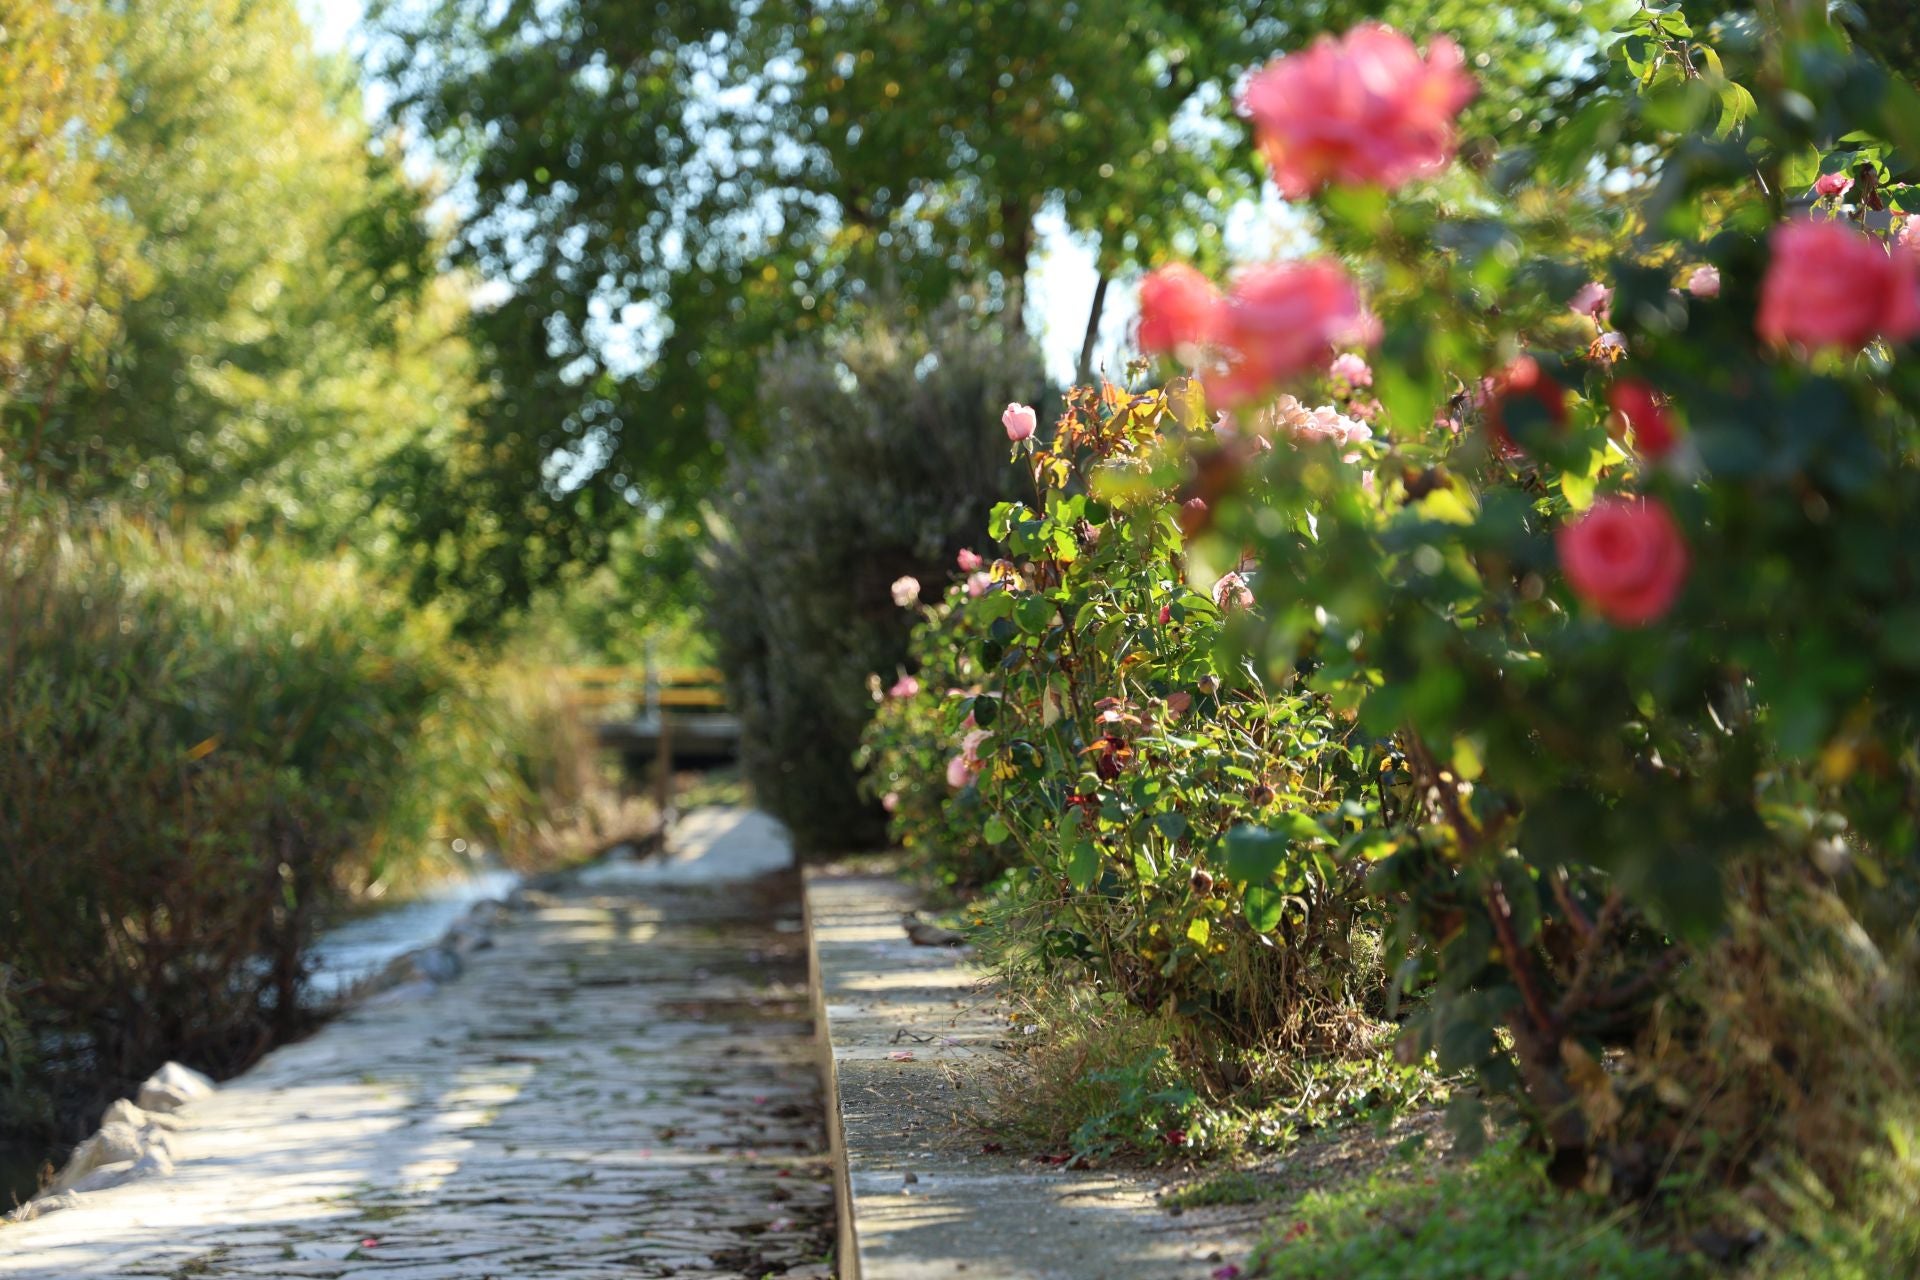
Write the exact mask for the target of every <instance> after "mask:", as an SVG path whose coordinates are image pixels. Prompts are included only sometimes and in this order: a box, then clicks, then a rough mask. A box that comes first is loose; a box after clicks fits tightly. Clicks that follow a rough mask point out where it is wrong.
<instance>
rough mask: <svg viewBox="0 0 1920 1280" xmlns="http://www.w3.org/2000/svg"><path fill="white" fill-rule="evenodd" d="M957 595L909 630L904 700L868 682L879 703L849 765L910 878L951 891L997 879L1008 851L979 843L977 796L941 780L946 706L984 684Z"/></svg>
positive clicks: (957, 589)
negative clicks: (885, 820)
mask: <svg viewBox="0 0 1920 1280" xmlns="http://www.w3.org/2000/svg"><path fill="white" fill-rule="evenodd" d="M929 585H931V584H929ZM966 592H967V587H966V584H965V582H964V580H963V581H961V582H956V583H955V584H954V585H953V586H952V587H950V588H948V590H947V592H946V597H945V598H944V599H940V600H936V601H934V602H933V603H932V604H930V605H928V606H927V608H926V610H925V615H924V620H923V621H922V623H921V624H920V625H919V626H917V627H915V628H914V631H913V636H912V639H911V640H910V642H909V648H908V654H907V666H908V668H909V670H910V674H911V676H912V680H913V683H912V684H911V685H908V686H906V688H913V689H915V690H916V692H914V693H913V694H911V695H907V694H906V688H903V687H902V686H901V685H900V684H898V683H897V682H896V683H892V684H888V683H885V682H881V681H876V684H877V685H879V686H880V687H879V688H878V689H877V690H876V692H877V694H878V696H879V698H880V703H879V706H878V707H877V708H876V710H875V711H874V715H873V720H872V721H871V723H869V724H868V726H867V729H866V732H865V733H864V734H863V735H862V736H861V742H860V751H859V753H858V754H857V755H856V756H855V758H854V763H855V766H856V767H857V768H858V769H859V771H860V775H861V780H862V789H863V790H864V791H865V793H866V794H867V795H869V796H871V797H875V798H877V799H879V801H880V804H881V807H882V808H883V809H885V810H886V812H887V814H888V815H889V818H890V822H889V824H888V832H889V834H890V835H891V836H892V837H893V839H894V841H895V842H896V843H897V844H898V845H899V846H900V848H901V850H902V852H903V853H904V855H905V859H906V864H907V870H908V872H909V874H911V875H913V876H914V877H915V878H916V879H918V880H920V881H922V882H923V883H927V884H930V885H937V886H942V887H945V888H947V889H953V890H960V891H971V890H975V889H979V888H981V887H983V886H985V885H987V884H989V883H991V882H992V881H994V880H995V879H997V878H998V877H999V876H1000V874H1001V873H1002V872H1004V871H1005V870H1006V869H1007V868H1008V867H1009V866H1011V865H1012V858H1011V855H1012V853H1013V848H1012V846H1011V845H1009V844H1007V843H1005V842H1002V843H1000V844H998V845H993V844H989V843H987V841H986V839H985V838H984V836H983V834H982V833H983V831H984V829H985V827H986V823H987V818H988V816H989V810H988V808H987V805H986V802H985V801H984V800H983V799H982V797H981V795H980V792H979V791H978V789H974V788H969V789H967V790H963V791H961V792H959V793H957V794H956V793H955V792H954V789H953V788H952V787H951V786H950V785H948V782H947V778H946V768H947V761H948V760H949V759H950V758H951V757H952V756H953V753H954V746H953V731H952V721H953V713H952V707H953V706H954V705H955V704H954V699H956V698H965V697H970V696H972V695H973V694H975V693H978V692H979V690H980V689H981V688H982V687H983V682H984V680H985V678H986V673H985V672H984V671H982V670H981V668H980V665H979V663H978V661H977V659H976V654H977V652H978V641H979V640H980V639H981V638H982V637H980V636H978V635H972V634H970V627H971V624H970V623H969V621H968V616H967V611H966V599H967V595H966ZM903 695H904V696H903Z"/></svg>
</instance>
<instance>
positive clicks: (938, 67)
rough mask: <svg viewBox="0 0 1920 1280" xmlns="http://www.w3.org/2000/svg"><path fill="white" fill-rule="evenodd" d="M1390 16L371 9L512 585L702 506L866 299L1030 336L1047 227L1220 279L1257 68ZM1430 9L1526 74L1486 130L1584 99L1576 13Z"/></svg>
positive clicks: (899, 8) (1084, 4)
mask: <svg viewBox="0 0 1920 1280" xmlns="http://www.w3.org/2000/svg"><path fill="white" fill-rule="evenodd" d="M1392 3H1399V4H1401V5H1402V7H1404V8H1406V9H1407V10H1408V11H1409V12H1408V16H1409V17H1411V18H1413V19H1414V20H1415V26H1416V29H1418V30H1421V31H1422V32H1426V31H1430V30H1434V29H1440V28H1437V27H1435V26H1434V25H1433V19H1432V18H1430V17H1429V10H1430V9H1431V8H1432V6H1429V5H1420V4H1415V3H1414V2H1413V0H1392ZM1391 7H1392V5H1391V4H1390V3H1385V2H1384V0H1293V2H1292V3H1284V4H1277V5H1276V4H1273V3H1270V2H1265V0H1074V2H1073V3H1063V4H1058V5H1043V4H1032V3H1029V2H1028V0H845V2H842V3H834V4H820V3H816V2H813V0H690V2H688V3H679V4H670V5H663V4H656V3H653V0H375V3H374V5H373V6H372V9H371V11H370V24H371V29H372V32H373V39H372V45H371V48H372V54H371V67H372V69H373V71H374V72H375V73H376V74H377V75H378V76H379V77H380V78H382V79H383V80H384V81H385V82H387V83H389V84H390V85H392V86H394V88H395V96H394V112H395V115H396V118H397V119H398V120H401V121H405V122H407V123H408V124H409V125H410V126H411V127H413V128H415V129H417V130H419V131H420V132H421V133H422V134H423V135H424V136H425V137H426V138H428V139H431V140H432V142H433V143H434V144H435V146H436V147H437V148H438V150H439V152H440V154H441V155H442V156H443V157H444V158H445V159H446V161H447V162H448V164H449V165H450V166H452V167H453V168H454V169H455V170H457V171H458V172H459V173H460V175H461V180H462V185H461V187H460V199H459V202H458V203H459V207H460V209H461V211H462V215H461V225H460V227H459V230H458V232H457V235H456V238H455V260H456V262H458V263H459V264H461V265H463V266H468V267H471V268H473V269H474V270H476V271H478V272H479V273H481V274H483V275H485V276H487V277H489V278H490V279H492V280H494V281H496V282H498V283H499V285H500V289H501V300H500V302H499V305H498V306H497V307H495V308H494V309H493V310H491V311H490V312H488V313H487V314H486V315H484V316H483V317H481V319H480V322H479V326H478V332H479V335H480V337H481V340H482V346H483V350H484V352H485V358H486V359H487V360H488V362H489V364H490V367H491V374H492V384H493V388H494V391H495V395H494V397H493V399H492V400H491V402H490V405H489V408H488V412H487V415H486V422H485V428H486V430H485V435H486V439H487V440H488V452H489V457H490V458H491V459H492V460H493V461H494V463H496V464H497V466H498V467H499V468H501V469H500V470H499V471H496V472H493V473H490V474H489V476H488V477H487V478H486V480H485V482H484V483H481V482H479V481H478V480H477V479H476V484H477V486H478V487H479V488H482V489H484V490H485V492H486V493H487V495H488V499H489V500H488V503H487V507H486V513H485V519H487V520H489V521H497V520H503V519H504V520H508V521H510V522H517V523H518V524H519V525H520V526H521V527H523V528H524V529H525V530H526V531H527V535H528V536H527V538H526V539H525V543H526V546H527V547H528V548H529V552H528V555H527V557H526V558H525V562H524V563H523V564H522V565H521V566H520V568H521V570H522V577H523V578H524V581H523V582H521V583H520V584H518V586H519V589H520V590H522V591H525V590H530V589H531V588H532V585H533V584H534V583H535V582H537V581H538V580H539V578H540V577H541V576H542V575H543V574H549V573H552V572H554V571H555V570H556V568H557V566H558V564H559V561H558V559H557V556H558V555H559V554H560V552H561V551H562V549H569V548H585V549H587V550H589V551H591V549H592V548H593V547H595V546H597V545H603V544H604V537H603V536H602V535H601V534H600V533H599V532H595V531H594V529H593V526H594V524H595V522H605V521H615V522H618V521H621V520H624V519H627V518H630V516H631V513H632V511H633V507H634V504H635V503H636V502H642V503H666V504H668V505H672V504H674V503H675V502H677V501H679V500H682V499H685V498H688V497H697V496H698V495H700V494H702V493H703V492H704V491H706V490H707V488H708V487H710V486H711V484H712V483H713V482H714V479H715V477H716V475H717V474H718V466H719V463H720V462H721V460H722V454H723V449H724V447H725V446H723V444H722V439H723V438H724V439H726V440H729V441H735V442H739V441H744V442H747V443H748V444H749V445H750V444H751V443H752V441H753V440H754V439H755V436H756V432H757V429H758V421H759V409H758V407H757V405H756V400H755V382H756V373H755V371H756V368H757V362H758V360H759V358H760V354H761V353H762V352H764V351H765V350H767V349H768V348H769V347H770V345H771V343H772V342H773V340H774V339H776V338H780V337H786V336H800V335H806V334H809V333H810V332H813V331H817V330H820V329H823V328H825V329H831V328H834V327H835V326H851V327H857V325H858V324H859V323H860V322H861V321H860V319H859V317H860V316H861V315H862V314H863V311H862V304H863V303H864V302H865V301H866V300H868V299H869V298H871V297H872V296H874V294H875V293H876V292H884V293H885V294H886V295H887V296H888V297H890V298H898V299H901V300H903V302H904V305H905V308H906V311H907V313H908V314H909V315H910V316H911V315H913V314H916V313H921V314H923V313H924V312H925V311H926V310H927V309H928V308H929V307H931V306H932V305H934V304H935V303H937V302H938V301H939V300H941V299H944V298H946V297H948V296H951V295H953V294H954V293H955V292H956V290H958V289H960V288H962V287H966V288H968V289H970V290H971V291H973V293H975V294H977V295H978V296H979V297H981V298H983V299H985V304H986V306H987V307H988V308H990V309H993V310H998V311H1000V312H1002V313H1003V314H1004V315H1006V317H1007V318H1008V319H1010V320H1011V321H1012V327H1013V328H1014V329H1016V330H1017V329H1018V328H1019V327H1020V321H1021V318H1022V309H1021V304H1022V303H1023V301H1024V300H1025V281H1026V277H1027V273H1028V271H1029V269H1030V267H1031V266H1032V264H1033V262H1034V257H1035V253H1034V251H1035V226H1036V221H1037V219H1038V218H1039V216H1040V215H1041V213H1042V212H1043V211H1044V210H1048V209H1054V210H1057V211H1058V212H1059V213H1060V214H1061V215H1062V216H1063V217H1064V218H1065V220H1066V223H1067V225H1068V227H1069V228H1071V229H1072V230H1073V231H1074V232H1075V233H1077V234H1079V235H1081V236H1083V237H1085V238H1086V239H1088V240H1089V241H1090V242H1091V243H1093V244H1094V245H1096V246H1097V261H1098V265H1099V268H1100V270H1101V271H1102V272H1103V273H1104V274H1106V275H1108V276H1109V277H1111V276H1113V275H1115V274H1118V273H1121V272H1124V271H1127V270H1129V269H1131V268H1134V267H1137V266H1140V265H1143V264H1148V263H1152V262H1155V261H1157V260H1159V259H1161V258H1163V257H1166V256H1169V255H1171V254H1176V253H1177V254H1178V255H1179V256H1180V257H1183V258H1187V259H1197V260H1200V261H1201V262H1203V263H1206V262H1211V261H1214V260H1217V259H1218V257H1219V255H1220V251H1221V249H1220V247H1221V242H1222V238H1223V231H1224V222H1225V220H1226V218H1227V217H1228V216H1229V215H1230V213H1231V211H1232V210H1233V209H1234V207H1235V206H1236V204H1237V203H1238V201H1239V198H1240V197H1242V196H1246V195H1250V194H1251V193H1252V182H1253V178H1252V177H1250V176H1245V175H1250V174H1252V173H1253V172H1254V170H1253V169H1252V167H1251V166H1249V165H1247V164H1245V163H1235V162H1233V161H1234V160H1235V157H1236V155H1237V154H1238V153H1239V150H1240V149H1241V148H1243V147H1244V146H1245V142H1244V131H1243V130H1242V129H1240V128H1239V127H1238V125H1237V122H1235V121H1234V120H1233V119H1232V118H1231V117H1232V96H1233V88H1234V86H1235V84H1236V82H1237V80H1238V78H1239V76H1240V75H1241V73H1242V72H1243V71H1244V70H1245V69H1247V68H1248V67H1249V66H1251V65H1253V64H1255V63H1257V62H1259V61H1262V60H1264V59H1265V58H1267V57H1269V56H1271V55H1272V54H1274V53H1275V52H1277V51H1279V50H1281V49H1283V48H1286V47H1289V46H1291V45H1297V44H1299V43H1301V42H1302V41H1303V40H1304V39H1306V38H1307V37H1308V36H1310V35H1311V34H1312V33H1314V32H1315V31H1317V30H1320V29H1322V28H1323V27H1326V26H1343V25H1345V24H1346V23H1348V22H1350V21H1352V20H1353V19H1354V17H1355V16H1356V15H1358V14H1361V13H1365V12H1378V11H1381V10H1382V9H1383V8H1387V9H1391ZM1588 7H1589V9H1590V10H1592V11H1594V12H1598V11H1599V10H1601V9H1604V8H1607V7H1608V0H1601V3H1598V4H1594V5H1590V6H1588ZM1439 8H1440V10H1441V11H1442V12H1443V13H1444V14H1445V15H1446V22H1447V23H1449V24H1465V25H1471V26H1475V27H1476V28H1478V29H1484V31H1485V32H1486V33H1487V35H1488V36H1489V38H1490V39H1493V40H1495V41H1497V42H1498V44H1499V47H1500V49H1501V51H1502V54H1503V57H1505V58H1506V62H1505V63H1500V64H1495V63H1492V62H1490V63H1489V78H1490V80H1491V81H1492V82H1493V83H1494V86H1495V88H1496V90H1497V91H1496V92H1495V93H1493V94H1492V95H1491V96H1490V104H1489V108H1488V110H1487V111H1486V113H1485V115H1484V118H1485V119H1486V120H1488V121H1499V120H1502V119H1504V118H1505V114H1506V113H1507V112H1509V111H1510V110H1511V109H1513V108H1514V107H1515V105H1516V103H1517V102H1518V101H1521V100H1524V101H1525V102H1526V103H1527V104H1528V106H1529V109H1530V110H1531V111H1532V112H1533V114H1530V115H1528V116H1527V119H1528V120H1529V121H1531V120H1533V119H1536V118H1539V114H1540V113H1539V110H1538V108H1540V107H1542V106H1544V105H1546V104H1548V103H1550V102H1551V101H1552V100H1554V99H1555V98H1556V96H1564V95H1565V93H1566V91H1567V86H1568V85H1569V84H1571V83H1572V82H1573V78H1574V77H1573V74H1572V72H1573V70H1574V69H1575V66H1576V64H1577V59H1572V60H1569V59H1567V58H1566V57H1564V56H1559V57H1558V60H1557V61H1556V56H1557V55H1556V53H1555V52H1554V51H1555V50H1557V49H1563V48H1564V41H1563V40H1559V37H1562V36H1564V35H1565V34H1566V33H1567V32H1569V31H1570V30H1572V29H1574V28H1579V27H1583V26H1584V22H1585V20H1584V19H1583V18H1581V17H1580V16H1579V15H1580V13H1581V5H1580V4H1579V3H1576V0H1545V2H1544V3H1542V4H1540V5H1539V6H1536V7H1535V8H1533V9H1528V10H1526V11H1524V12H1523V14H1522V15H1521V16H1519V17H1516V16H1514V15H1513V14H1511V13H1509V12H1508V11H1506V10H1504V9H1503V10H1501V11H1500V12H1499V13H1498V14H1496V15H1493V16H1491V17H1490V16H1488V15H1487V13H1486V12H1485V6H1479V5H1475V4H1473V3H1471V2H1470V0H1442V3H1441V4H1440V6H1439ZM1557 41H1558V43H1557ZM1509 82H1510V83H1509ZM1510 89H1511V91H1509V90H1510ZM1496 104H1497V108H1496ZM1496 109H1497V111H1498V112H1499V113H1500V114H1499V115H1496V114H1495V110H1496ZM1548 121H1549V122H1550V117H1549V118H1548ZM1241 158H1242V159H1244V157H1241ZM1102 297H1103V298H1104V294H1103V295H1102ZM1090 321H1091V322H1094V323H1097V317H1090ZM719 423H725V424H726V425H727V427H728V428H729V430H728V431H726V432H725V433H722V432H719V431H716V430H715V427H716V424H719ZM516 493H517V494H518V500H517V502H516V501H515V495H516ZM503 503H505V504H510V505H502V504H503ZM504 568H505V566H504V565H502V564H500V563H489V564H486V565H484V566H476V568H475V570H474V572H475V573H476V574H477V576H480V577H482V578H485V579H486V580H488V581H497V580H498V579H499V575H500V574H501V572H502V571H503V570H504Z"/></svg>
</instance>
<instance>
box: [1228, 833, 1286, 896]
mask: <svg viewBox="0 0 1920 1280" xmlns="http://www.w3.org/2000/svg"><path fill="white" fill-rule="evenodd" d="M1286 860H1287V838H1286V837H1285V836H1283V835H1280V834H1278V833H1276V832H1273V831H1269V830H1267V829H1266V828H1264V827H1251V826H1246V825H1241V826H1237V827H1235V828H1234V829H1233V830H1231V831H1229V832H1227V840H1226V862H1225V865H1226V869H1227V878H1228V879H1229V880H1239V881H1243V882H1245V883H1247V884H1250V885H1253V884H1267V883H1269V882H1271V881H1272V879H1273V874H1274V872H1276V871H1278V870H1279V869H1280V867H1281V864H1283V863H1284V862H1286Z"/></svg>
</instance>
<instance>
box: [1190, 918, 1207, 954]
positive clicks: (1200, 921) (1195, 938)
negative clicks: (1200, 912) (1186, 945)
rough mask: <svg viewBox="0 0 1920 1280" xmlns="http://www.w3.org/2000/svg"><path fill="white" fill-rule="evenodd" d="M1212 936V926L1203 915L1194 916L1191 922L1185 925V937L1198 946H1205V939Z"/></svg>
mask: <svg viewBox="0 0 1920 1280" xmlns="http://www.w3.org/2000/svg"><path fill="white" fill-rule="evenodd" d="M1212 936H1213V926H1212V925H1211V924H1209V923H1208V922H1207V918H1206V917H1205V916H1195V917H1194V918H1193V923H1191V924H1189V925H1188V926H1187V938H1188V939H1189V940H1190V941H1191V942H1192V943H1193V944H1194V945H1195V946H1199V947H1204V946H1206V945H1207V939H1209V938H1211V937H1212Z"/></svg>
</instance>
